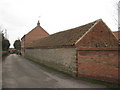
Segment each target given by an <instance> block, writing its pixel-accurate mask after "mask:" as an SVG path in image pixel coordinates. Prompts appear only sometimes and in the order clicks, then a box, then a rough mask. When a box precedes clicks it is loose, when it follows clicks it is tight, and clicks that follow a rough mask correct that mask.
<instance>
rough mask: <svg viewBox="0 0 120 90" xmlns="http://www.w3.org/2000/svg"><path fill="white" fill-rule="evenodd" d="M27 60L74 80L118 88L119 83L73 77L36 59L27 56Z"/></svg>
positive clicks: (119, 86)
mask: <svg viewBox="0 0 120 90" xmlns="http://www.w3.org/2000/svg"><path fill="white" fill-rule="evenodd" d="M27 60H29V61H32V62H34V63H36V64H38V65H40V66H42V67H44V68H46V69H47V70H50V71H51V70H52V71H55V72H59V73H62V74H65V75H66V76H67V77H68V76H69V77H71V78H74V79H76V80H83V81H87V82H90V83H94V84H100V85H104V86H106V87H107V88H120V85H118V84H115V83H109V82H105V81H100V80H95V79H90V78H86V77H75V76H73V75H70V74H67V73H65V72H63V71H59V70H57V69H55V68H52V67H49V66H46V65H44V64H41V63H39V62H37V61H34V60H32V59H30V58H27Z"/></svg>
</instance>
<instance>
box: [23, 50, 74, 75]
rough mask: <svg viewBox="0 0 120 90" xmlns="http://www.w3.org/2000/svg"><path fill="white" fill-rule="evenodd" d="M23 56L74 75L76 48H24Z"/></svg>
mask: <svg viewBox="0 0 120 90" xmlns="http://www.w3.org/2000/svg"><path fill="white" fill-rule="evenodd" d="M25 51H26V52H25V57H27V58H31V59H32V60H35V61H37V62H39V63H41V64H44V65H47V66H49V67H52V68H55V69H58V70H60V71H63V72H66V73H68V74H71V75H76V50H75V49H74V48H57V49H26V50H25Z"/></svg>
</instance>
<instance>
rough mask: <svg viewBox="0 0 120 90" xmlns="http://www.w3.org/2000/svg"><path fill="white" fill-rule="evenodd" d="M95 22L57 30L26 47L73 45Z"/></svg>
mask: <svg viewBox="0 0 120 90" xmlns="http://www.w3.org/2000/svg"><path fill="white" fill-rule="evenodd" d="M96 22H97V20H96V21H94V22H91V23H88V24H86V25H83V26H80V27H76V28H73V29H70V30H66V31H62V32H58V33H55V34H52V35H49V36H48V37H45V38H42V39H40V40H37V41H33V42H31V44H30V45H29V46H28V47H27V48H40V47H59V46H74V44H75V42H76V41H77V40H78V39H79V38H81V37H82V36H83V35H84V34H85V33H86V32H87V31H88V30H89V29H90V28H91V27H92V26H93V25H94V24H95V23H96Z"/></svg>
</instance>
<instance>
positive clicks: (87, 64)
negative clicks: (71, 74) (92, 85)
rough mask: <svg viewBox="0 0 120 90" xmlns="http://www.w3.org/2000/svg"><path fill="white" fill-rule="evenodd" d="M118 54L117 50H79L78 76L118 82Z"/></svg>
mask: <svg viewBox="0 0 120 90" xmlns="http://www.w3.org/2000/svg"><path fill="white" fill-rule="evenodd" d="M118 56H119V55H118V52H117V51H78V76H80V77H88V78H93V79H97V80H103V81H107V82H115V83H116V82H118ZM119 77H120V75H119Z"/></svg>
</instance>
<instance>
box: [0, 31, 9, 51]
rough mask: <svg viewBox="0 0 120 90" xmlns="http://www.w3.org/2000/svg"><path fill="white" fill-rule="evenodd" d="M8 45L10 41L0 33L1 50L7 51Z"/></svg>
mask: <svg viewBox="0 0 120 90" xmlns="http://www.w3.org/2000/svg"><path fill="white" fill-rule="evenodd" d="M9 46H10V42H9V40H8V39H6V38H5V37H4V34H3V33H2V51H8V49H9Z"/></svg>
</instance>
